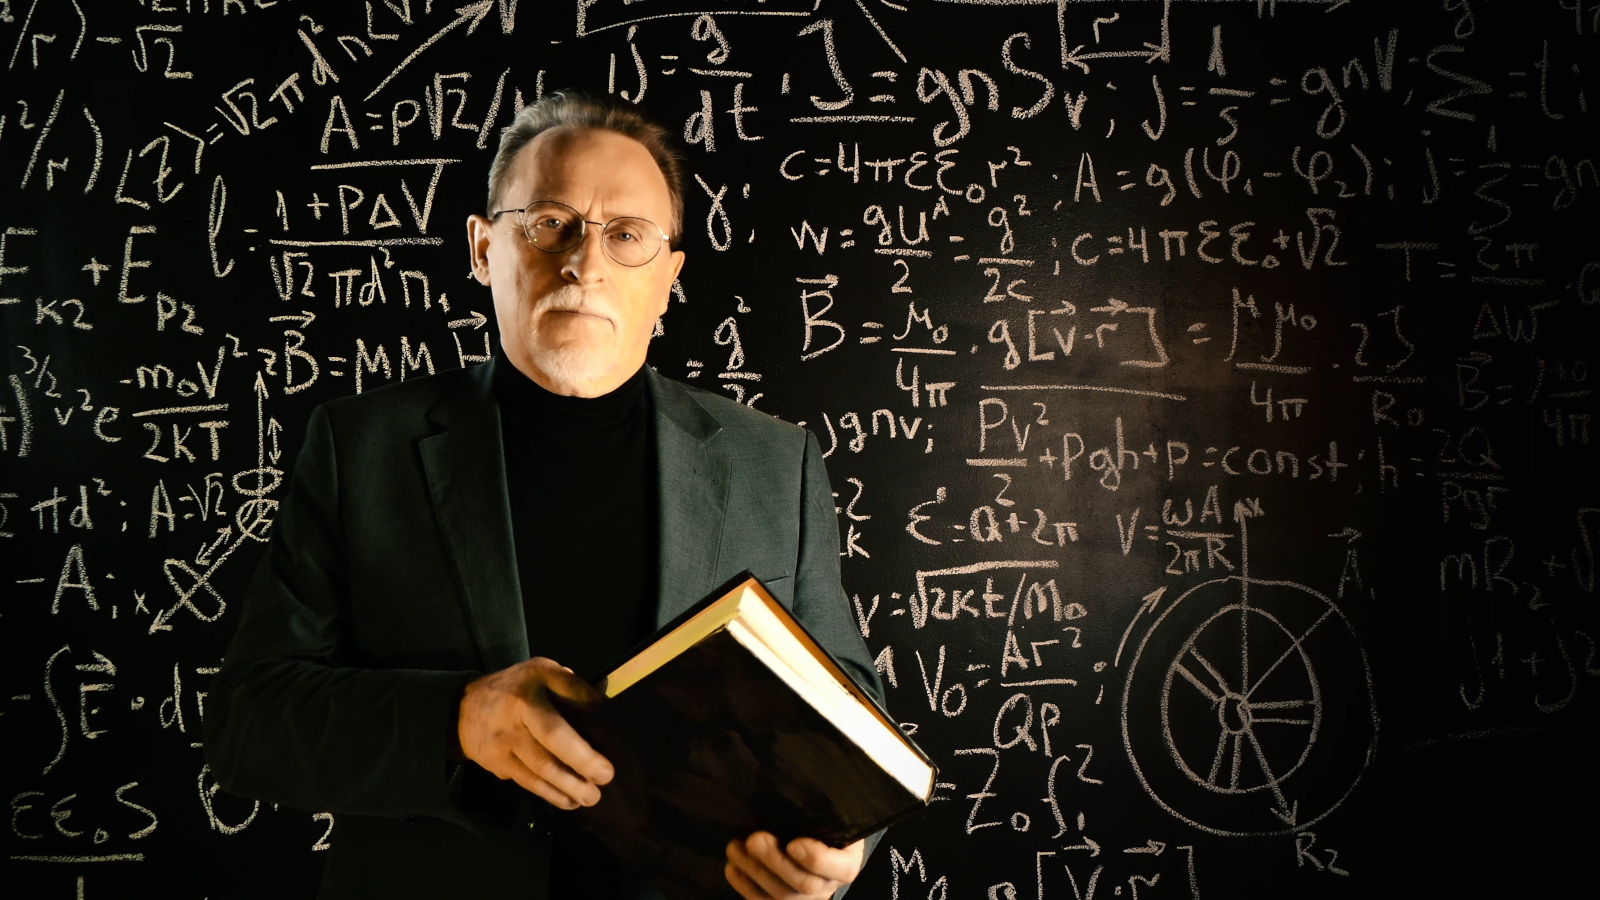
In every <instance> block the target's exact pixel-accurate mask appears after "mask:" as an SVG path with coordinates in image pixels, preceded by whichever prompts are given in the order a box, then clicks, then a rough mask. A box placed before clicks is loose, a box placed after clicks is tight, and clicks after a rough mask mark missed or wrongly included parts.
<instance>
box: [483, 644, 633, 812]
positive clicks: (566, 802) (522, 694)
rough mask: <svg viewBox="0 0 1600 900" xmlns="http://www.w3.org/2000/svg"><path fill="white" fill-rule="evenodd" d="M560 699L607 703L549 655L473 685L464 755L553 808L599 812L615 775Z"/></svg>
mask: <svg viewBox="0 0 1600 900" xmlns="http://www.w3.org/2000/svg"><path fill="white" fill-rule="evenodd" d="M552 696H556V697H560V698H562V699H564V700H567V701H571V702H572V703H573V704H576V705H579V706H589V705H592V704H594V703H598V702H600V701H601V700H602V699H604V698H603V697H602V696H601V695H600V693H599V692H598V691H596V690H595V689H594V688H593V687H591V686H590V685H589V683H588V682H586V681H584V680H583V679H582V678H579V677H578V676H577V675H574V674H573V673H572V670H571V669H568V668H567V667H565V666H563V665H561V664H559V663H557V662H556V661H555V660H551V659H545V658H544V657H542V656H536V657H534V658H532V659H530V660H527V661H526V662H522V663H518V664H517V665H514V666H511V667H510V668H507V669H501V670H500V671H498V672H492V673H490V674H488V675H484V676H483V677H481V678H478V679H476V680H474V681H472V682H471V683H469V684H468V685H467V687H466V691H465V693H464V694H463V695H462V697H461V709H460V712H459V714H458V715H457V718H456V736H457V738H458V740H459V742H460V745H459V750H460V754H461V756H462V757H464V758H466V759H470V760H472V761H473V762H475V763H477V764H478V765H480V766H482V767H483V768H484V769H486V770H488V771H489V772H490V773H492V774H494V775H495V776H496V777H499V778H501V779H506V780H511V781H515V782H516V783H517V784H520V785H522V786H523V787H524V788H526V789H527V790H529V791H531V792H532V793H534V794H537V795H539V796H540V797H543V798H544V799H545V800H547V801H549V802H550V804H551V805H552V806H556V807H559V808H561V809H576V808H578V807H579V806H593V805H594V804H596V803H598V802H600V785H602V784H606V783H608V782H610V781H611V777H612V775H613V774H614V772H613V769H612V767H611V763H610V761H608V760H607V759H606V758H605V757H604V756H601V755H600V754H599V753H597V752H596V751H595V749H594V748H593V747H590V746H589V742H588V741H585V740H584V739H583V738H582V737H579V736H578V733H577V732H576V731H574V730H573V728H572V726H571V725H569V724H568V723H567V720H566V718H565V717H564V716H562V715H561V712H560V711H559V710H557V709H556V708H555V706H554V705H553V704H552V703H551V697H552ZM456 749H457V748H451V750H452V751H454V750H456Z"/></svg>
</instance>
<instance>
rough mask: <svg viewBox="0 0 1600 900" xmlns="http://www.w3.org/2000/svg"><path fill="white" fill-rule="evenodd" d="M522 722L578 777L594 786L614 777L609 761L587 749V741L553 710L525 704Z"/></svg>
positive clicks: (614, 771) (536, 738)
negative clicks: (592, 783) (585, 779)
mask: <svg viewBox="0 0 1600 900" xmlns="http://www.w3.org/2000/svg"><path fill="white" fill-rule="evenodd" d="M522 723H523V725H524V726H525V727H526V728H527V730H528V732H529V733H530V734H531V735H533V738H534V739H535V740H537V741H538V742H539V743H540V744H542V745H543V746H544V747H545V748H546V749H547V750H549V751H550V753H551V755H552V756H554V757H555V758H556V759H557V760H560V761H561V762H562V763H563V764H565V765H566V766H568V767H569V768H570V769H571V770H572V771H573V772H575V773H577V774H578V775H579V776H580V777H583V778H587V779H588V780H589V781H592V782H594V783H595V784H606V783H607V782H609V781H611V779H612V777H613V776H614V775H615V774H616V770H615V769H614V768H612V765H611V761H610V760H608V759H606V758H605V757H604V756H601V755H600V753H599V752H598V751H597V750H595V749H594V748H593V747H591V746H589V742H588V741H586V740H584V739H583V738H582V737H581V736H580V735H579V734H578V732H576V731H574V730H573V728H572V726H571V725H570V724H568V722H567V720H566V719H565V718H564V717H562V715H561V713H559V712H557V711H555V710H554V709H552V708H550V707H548V706H547V707H544V708H540V707H539V706H536V705H533V704H529V705H528V706H527V707H526V708H525V709H523V711H522Z"/></svg>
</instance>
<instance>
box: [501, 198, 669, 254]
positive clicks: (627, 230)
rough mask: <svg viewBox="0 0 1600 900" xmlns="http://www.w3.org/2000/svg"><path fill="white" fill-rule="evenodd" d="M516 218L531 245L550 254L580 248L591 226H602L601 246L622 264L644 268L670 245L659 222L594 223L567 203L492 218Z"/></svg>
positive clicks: (623, 219)
mask: <svg viewBox="0 0 1600 900" xmlns="http://www.w3.org/2000/svg"><path fill="white" fill-rule="evenodd" d="M502 214H509V215H513V216H515V217H516V221H517V226H518V227H519V228H521V229H522V235H523V237H525V238H527V239H528V243H530V244H532V245H533V246H535V247H538V248H539V249H540V250H543V251H545V252H546V253H562V252H565V251H567V250H571V249H572V248H573V247H576V246H577V245H578V244H579V243H580V242H581V241H582V240H583V239H584V235H585V234H586V233H587V227H588V226H590V225H598V226H600V229H601V231H600V245H601V246H602V247H604V248H605V252H606V255H607V256H609V257H611V259H612V260H613V261H614V262H616V263H617V264H618V265H623V266H629V267H636V266H642V265H644V264H646V263H648V262H650V261H651V260H653V259H655V258H656V255H657V254H659V253H660V252H661V247H662V245H664V244H666V243H667V235H666V232H664V231H662V230H661V228H660V227H659V226H657V225H656V223H654V222H652V221H650V220H649V219H641V218H639V217H638V216H618V217H617V218H615V219H612V220H611V221H609V222H605V223H601V222H590V221H589V220H587V219H585V218H584V217H583V214H582V213H580V212H578V211H577V210H576V209H573V208H572V207H570V206H568V205H566V204H565V203H557V202H555V201H554V200H539V201H536V202H534V203H530V204H529V205H527V206H525V207H523V208H521V209H502V210H498V211H496V212H495V213H494V214H493V215H491V216H490V217H489V218H490V219H497V218H499V217H500V216H501V215H502Z"/></svg>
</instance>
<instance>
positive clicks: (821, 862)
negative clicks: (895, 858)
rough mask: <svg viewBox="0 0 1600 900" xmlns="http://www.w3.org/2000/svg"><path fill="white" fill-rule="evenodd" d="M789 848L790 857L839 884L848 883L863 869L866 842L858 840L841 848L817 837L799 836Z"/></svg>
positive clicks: (802, 865) (808, 869)
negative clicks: (862, 862)
mask: <svg viewBox="0 0 1600 900" xmlns="http://www.w3.org/2000/svg"><path fill="white" fill-rule="evenodd" d="M787 849H788V855H789V858H790V859H793V860H794V861H795V862H796V863H798V864H799V865H800V866H801V867H802V868H804V869H806V870H807V871H811V872H815V873H816V874H818V875H820V876H822V877H823V878H827V879H830V880H832V881H834V882H837V883H839V884H848V883H849V882H851V881H854V880H855V877H856V875H857V874H858V873H859V872H860V871H861V861H862V856H863V854H864V853H865V851H866V842H865V841H856V842H855V843H854V844H851V845H850V846H848V847H845V848H844V849H842V850H839V849H835V848H833V847H829V846H828V845H827V844H824V843H823V842H821V841H819V840H817V839H816V838H808V837H799V838H795V839H794V840H792V841H790V842H789V846H788V848H787ZM835 886H837V885H835Z"/></svg>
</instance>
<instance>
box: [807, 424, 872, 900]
mask: <svg viewBox="0 0 1600 900" xmlns="http://www.w3.org/2000/svg"><path fill="white" fill-rule="evenodd" d="M801 490H802V491H803V492H804V493H803V496H802V498H801V506H800V510H801V512H800V555H799V559H798V561H797V562H796V565H795V578H796V582H795V590H794V598H795V599H794V604H795V606H794V608H795V617H796V618H798V619H799V620H800V621H801V623H803V624H804V625H805V627H806V630H807V631H809V632H811V634H812V636H814V637H815V638H816V639H817V640H818V641H820V642H821V643H822V645H823V646H825V647H827V648H828V652H829V653H832V654H833V655H834V657H835V658H837V659H838V660H839V664H840V665H842V666H844V667H845V669H846V670H848V671H849V673H850V675H851V676H853V677H854V678H855V680H856V683H857V684H859V685H860V686H861V687H862V689H863V690H865V691H867V693H869V694H871V695H872V697H873V699H874V700H877V701H878V704H879V705H880V706H884V707H885V708H887V704H885V703H884V694H883V683H882V682H881V681H880V680H879V678H878V668H877V666H876V665H874V664H873V661H872V654H871V653H870V652H869V651H868V650H867V643H866V641H865V640H863V639H862V637H861V631H860V629H859V628H858V627H857V626H856V622H855V616H854V615H853V613H852V612H851V609H850V598H849V597H847V596H846V595H845V590H844V584H843V582H842V580H841V579H840V574H839V517H838V514H837V513H835V512H834V511H833V488H832V486H831V484H830V482H829V480H828V469H827V465H826V463H825V462H824V461H823V459H822V447H821V445H819V444H818V443H817V436H816V435H814V434H812V433H811V432H810V431H809V430H808V431H807V432H806V451H805V463H804V466H803V468H802V476H801ZM883 835H884V832H883V831H877V832H874V833H872V834H871V835H868V836H867V839H866V841H867V846H866V848H865V855H864V856H863V858H862V866H863V867H865V865H866V860H867V859H870V858H871V857H872V851H873V850H874V849H876V848H877V846H878V842H879V841H881V840H882V839H883ZM849 889H850V886H849V885H845V886H843V887H841V888H839V890H838V891H837V892H835V894H834V898H835V900H839V898H842V897H844V896H845V893H846V892H847V891H848V890H849Z"/></svg>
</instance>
